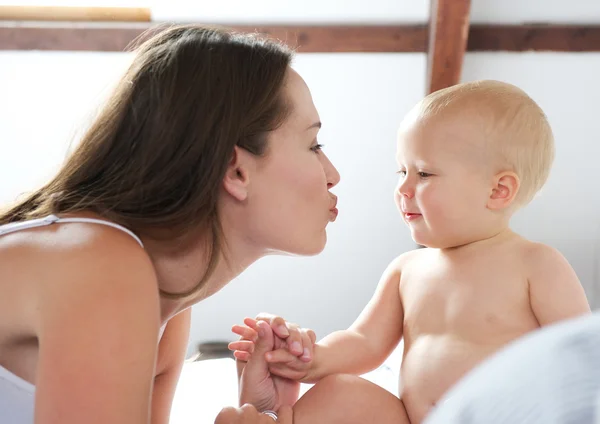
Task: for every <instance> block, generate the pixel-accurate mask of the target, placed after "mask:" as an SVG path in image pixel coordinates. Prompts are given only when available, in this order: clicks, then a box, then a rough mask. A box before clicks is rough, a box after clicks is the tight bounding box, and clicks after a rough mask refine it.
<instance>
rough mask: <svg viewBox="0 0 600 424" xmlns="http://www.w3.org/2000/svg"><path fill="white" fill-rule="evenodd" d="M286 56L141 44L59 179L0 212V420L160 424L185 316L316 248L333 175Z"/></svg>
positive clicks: (232, 42)
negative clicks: (259, 267)
mask: <svg viewBox="0 0 600 424" xmlns="http://www.w3.org/2000/svg"><path fill="white" fill-rule="evenodd" d="M291 59H292V56H291V53H290V51H289V50H288V49H286V48H285V47H283V46H281V45H280V44H277V43H274V42H272V41H266V40H263V39H259V38H256V37H252V36H248V35H239V34H233V33H229V32H226V31H223V30H218V29H210V28H203V27H199V26H191V25H189V26H176V27H171V28H168V29H166V30H164V31H162V32H160V33H158V34H156V35H154V36H153V37H151V38H150V39H148V40H147V41H146V42H145V43H143V44H142V45H141V46H140V47H139V48H138V49H137V52H136V54H135V57H134V59H133V62H132V64H131V66H130V68H129V69H128V71H127V72H126V73H125V75H124V76H123V78H122V79H121V80H120V82H119V84H118V86H117V87H116V90H115V91H114V93H113V94H112V96H111V97H110V98H109V100H108V102H107V104H106V105H105V107H104V109H103V110H102V112H101V113H100V114H99V116H98V118H97V119H96V120H95V122H94V123H93V125H92V126H91V128H90V129H89V130H88V131H87V133H86V134H85V135H84V137H83V139H82V140H81V142H80V144H79V145H78V147H77V149H76V150H75V151H74V152H73V153H72V154H71V155H70V157H69V158H68V159H67V161H66V162H65V164H64V165H63V166H62V168H61V169H60V170H59V171H58V173H57V174H56V176H55V177H54V178H52V180H51V181H50V182H48V183H47V184H45V185H44V186H43V187H41V188H40V189H39V190H37V191H35V192H34V193H32V194H30V195H29V196H27V197H26V198H24V199H23V200H21V201H19V202H17V203H16V204H14V205H12V206H10V207H9V208H8V209H6V210H5V211H3V212H2V213H0V292H1V293H2V297H0V411H2V414H3V415H2V416H3V418H2V419H3V420H6V422H11V423H14V424H25V423H27V424H29V423H33V422H34V420H35V423H36V424H54V423H61V424H75V423H77V424H79V423H87V424H94V423H102V424H105V423H111V424H118V423H123V424H125V423H126V424H136V423H140V424H141V423H144V424H145V423H150V422H151V423H157V424H158V423H167V422H168V420H169V413H170V406H171V401H172V398H173V394H174V391H175V386H176V383H177V380H178V377H179V373H180V370H181V367H182V362H183V359H184V355H185V351H186V347H187V340H188V334H189V327H190V313H191V311H190V307H191V306H192V305H194V304H195V303H198V302H199V301H201V300H203V299H205V298H207V297H208V296H210V295H212V294H214V293H216V292H217V291H218V290H220V289H221V288H222V287H223V286H225V285H226V284H227V283H228V282H230V281H231V280H232V279H233V278H234V277H236V276H237V275H238V274H240V273H241V272H242V271H244V269H245V268H246V267H248V266H249V265H250V264H252V263H253V262H254V261H256V260H257V259H259V258H260V257H262V256H265V255H267V254H272V253H277V252H287V253H293V254H300V255H314V254H317V253H319V252H320V251H321V250H322V249H323V248H324V246H325V242H326V231H325V228H326V226H327V224H328V223H329V222H331V221H333V220H335V217H336V215H337V209H336V208H335V206H336V197H335V196H334V195H333V194H332V193H331V192H330V191H329V190H330V189H331V188H332V187H334V186H335V185H336V184H337V183H338V181H339V175H338V173H337V171H336V169H335V168H334V167H333V165H332V164H331V163H330V162H329V160H328V159H327V157H326V156H325V155H324V154H323V153H322V152H321V150H320V149H321V145H320V144H319V143H318V141H317V133H318V131H319V128H320V126H321V123H320V120H319V116H318V113H317V111H316V109H315V106H314V104H313V102H312V99H311V96H310V92H309V90H308V88H307V87H306V84H305V83H304V81H303V80H302V78H301V77H300V76H299V75H298V74H297V73H295V72H294V71H293V70H292V69H291V68H290V62H291ZM284 413H285V411H284ZM244 414H245V415H244V416H243V420H242V421H236V422H240V423H258V422H264V421H265V420H267V422H268V420H271V418H269V417H268V416H267V415H264V414H259V413H258V412H257V410H256V409H255V408H248V407H246V408H245V409H244ZM236 419H237V418H236ZM287 419H288V418H287V417H285V418H283V421H281V422H286V421H285V420H287ZM271 421H272V420H271Z"/></svg>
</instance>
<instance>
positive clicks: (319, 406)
mask: <svg viewBox="0 0 600 424" xmlns="http://www.w3.org/2000/svg"><path fill="white" fill-rule="evenodd" d="M338 423H340V424H341V423H343V424H352V423H357V424H365V423H378V424H387V423H390V424H410V420H409V419H408V415H407V413H406V409H405V408H404V404H403V403H402V401H401V400H400V399H398V398H397V397H396V396H394V395H392V394H391V393H390V392H388V391H387V390H385V389H382V388H381V387H379V386H377V385H376V384H373V383H371V382H370V381H367V380H365V379H362V378H360V377H356V376H353V375H332V376H329V377H325V378H324V379H322V380H321V381H319V382H318V383H317V384H315V386H314V387H313V388H311V389H310V390H309V391H307V392H306V394H305V395H304V396H302V397H301V398H300V399H299V400H298V402H296V405H294V424H338Z"/></svg>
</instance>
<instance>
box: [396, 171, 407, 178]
mask: <svg viewBox="0 0 600 424" xmlns="http://www.w3.org/2000/svg"><path fill="white" fill-rule="evenodd" d="M396 174H398V175H400V176H401V177H406V171H396Z"/></svg>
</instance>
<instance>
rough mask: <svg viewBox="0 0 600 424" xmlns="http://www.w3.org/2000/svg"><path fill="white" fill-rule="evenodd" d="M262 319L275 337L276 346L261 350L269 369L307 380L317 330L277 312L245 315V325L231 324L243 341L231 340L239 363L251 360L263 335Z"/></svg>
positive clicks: (275, 372) (288, 376)
mask: <svg viewBox="0 0 600 424" xmlns="http://www.w3.org/2000/svg"><path fill="white" fill-rule="evenodd" d="M260 322H264V323H266V324H268V326H265V327H264V331H263V332H262V333H266V332H269V333H272V335H267V336H271V337H273V348H272V349H271V350H267V351H266V353H262V354H263V355H264V360H265V361H266V364H267V366H268V370H269V372H270V373H272V374H273V375H276V376H279V377H283V378H287V379H291V380H296V381H306V380H307V379H308V378H309V371H310V369H311V366H312V360H313V358H314V345H315V340H316V336H315V333H314V331H312V330H309V329H305V328H300V327H298V326H297V325H296V324H292V323H288V322H286V321H285V320H284V319H283V318H281V317H278V316H275V315H270V314H260V315H258V316H257V317H256V319H252V318H246V319H245V320H244V324H245V325H234V326H233V327H232V331H233V332H234V333H235V334H238V335H239V336H240V340H238V341H236V342H232V343H230V344H229V349H230V350H232V351H233V355H234V356H235V358H236V359H237V360H238V364H239V363H242V364H243V363H245V362H247V361H248V360H250V358H251V356H252V355H253V354H254V352H255V350H256V345H257V342H258V341H259V338H260V337H264V336H261V335H260V334H261V326H262V325H264V324H259V323H260ZM259 325H260V326H259ZM242 367H243V365H242ZM239 368H240V367H239V366H238V371H239Z"/></svg>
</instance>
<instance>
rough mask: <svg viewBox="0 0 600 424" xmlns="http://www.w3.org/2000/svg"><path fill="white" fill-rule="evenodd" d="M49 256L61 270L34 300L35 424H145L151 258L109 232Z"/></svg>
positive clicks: (152, 311)
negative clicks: (35, 306)
mask: <svg viewBox="0 0 600 424" xmlns="http://www.w3.org/2000/svg"><path fill="white" fill-rule="evenodd" d="M52 255H56V259H55V260H51V263H56V264H57V265H56V266H57V267H60V269H58V268H56V269H52V270H51V272H50V271H49V272H48V275H45V276H44V277H45V280H44V284H43V286H40V292H39V297H38V298H37V299H36V301H37V303H38V307H37V310H38V318H37V326H38V328H37V334H38V340H39V359H38V368H37V379H36V396H35V423H36V424H81V423H86V424H106V423H111V424H148V423H149V421H150V397H151V392H152V383H153V376H154V367H155V361H156V353H157V347H158V346H157V342H158V339H157V337H158V329H159V321H160V320H159V316H160V306H159V296H158V290H157V281H156V277H155V274H154V269H153V267H152V264H151V262H150V260H149V258H148V257H147V255H146V253H145V252H144V251H143V250H142V249H141V248H140V247H139V246H138V245H137V244H136V243H135V241H133V240H130V239H129V238H127V236H126V235H119V234H115V232H110V233H109V232H106V233H104V232H103V233H102V234H101V235H99V236H98V237H97V240H94V241H93V242H90V243H87V244H86V245H85V246H83V247H81V246H80V247H78V248H75V247H74V248H73V249H69V251H67V252H64V251H62V252H49V253H48V256H52ZM65 258H68V259H65Z"/></svg>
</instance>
